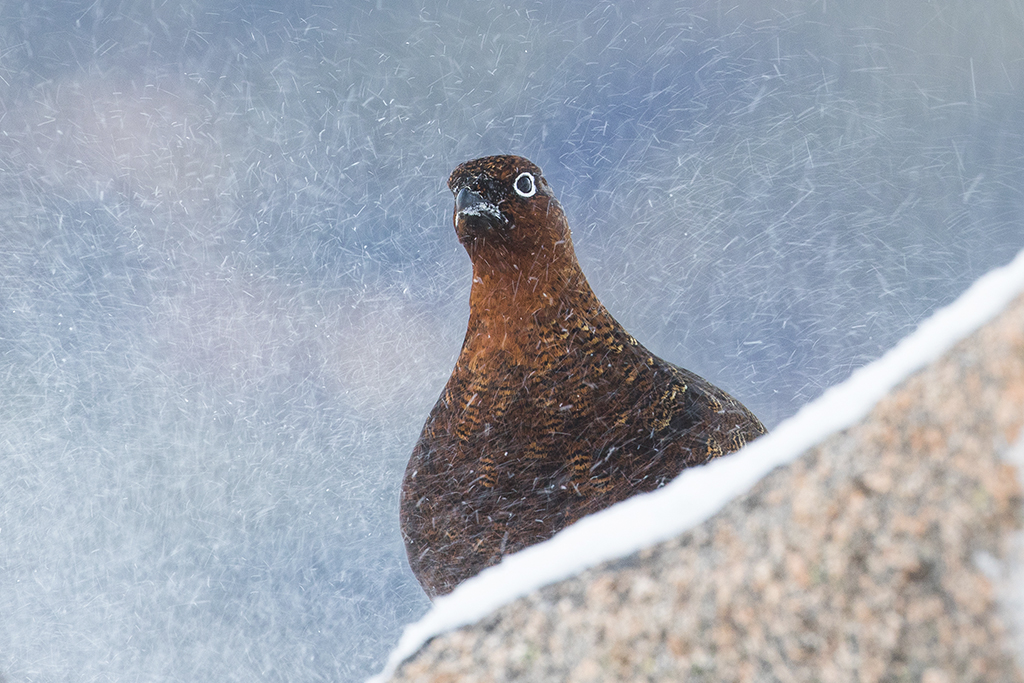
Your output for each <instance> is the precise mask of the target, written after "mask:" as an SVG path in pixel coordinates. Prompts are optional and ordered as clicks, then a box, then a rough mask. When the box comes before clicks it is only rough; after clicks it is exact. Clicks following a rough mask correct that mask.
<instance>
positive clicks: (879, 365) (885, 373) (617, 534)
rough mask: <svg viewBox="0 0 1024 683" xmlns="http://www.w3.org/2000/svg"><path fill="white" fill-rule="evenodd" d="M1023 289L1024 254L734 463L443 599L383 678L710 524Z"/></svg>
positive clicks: (574, 529)
mask: <svg viewBox="0 0 1024 683" xmlns="http://www.w3.org/2000/svg"><path fill="white" fill-rule="evenodd" d="M1021 291H1024V251H1022V252H1020V253H1019V254H1018V255H1017V257H1016V258H1015V259H1014V260H1013V261H1012V262H1011V263H1010V264H1009V265H1007V266H1004V267H1003V268H997V269H996V270H993V271H991V272H989V273H987V274H986V275H985V276H983V277H982V278H981V279H979V280H978V281H977V282H975V283H974V284H973V285H972V286H971V287H970V289H968V290H967V291H966V292H965V293H964V294H963V295H962V296H961V297H960V298H959V299H957V300H956V301H955V302H953V303H952V304H951V305H949V306H947V307H945V308H943V309H941V310H939V311H938V312H936V313H935V314H934V315H932V316H931V317H930V318H929V319H928V320H926V321H925V322H924V323H922V325H921V326H920V327H919V328H918V329H917V331H915V332H914V333H913V334H911V335H910V336H908V337H906V338H905V339H903V340H902V341H901V342H900V343H899V344H897V345H896V346H895V348H893V349H892V350H890V351H889V352H888V353H886V354H885V355H884V356H882V357H881V358H879V359H878V360H877V361H875V362H873V363H871V364H870V365H867V366H865V367H863V368H861V369H859V370H857V371H856V372H854V373H853V374H852V375H851V376H850V378H849V379H847V380H846V381H845V382H843V383H842V384H839V385H838V386H835V387H832V388H831V389H829V390H828V391H826V392H825V393H824V394H823V395H822V396H821V397H820V398H818V399H817V400H816V401H814V402H812V403H810V404H808V405H807V406H804V407H803V408H802V409H801V410H800V411H799V412H798V413H797V414H796V415H794V416H793V417H792V418H790V419H788V420H786V421H785V422H783V423H782V424H780V425H779V426H778V427H777V428H776V429H775V430H774V431H773V432H772V433H770V434H768V435H767V436H764V437H762V438H760V439H758V440H757V441H755V442H753V443H752V444H750V445H748V446H746V447H745V448H743V449H742V450H741V451H739V452H737V453H736V454H734V455H731V456H729V457H727V458H723V459H721V460H716V461H714V462H712V463H710V464H708V465H705V466H703V467H698V468H694V469H690V470H687V471H685V472H684V473H683V474H681V475H680V476H679V477H677V478H676V479H675V480H674V481H672V482H671V483H670V484H669V485H667V486H665V487H664V488H662V489H659V490H658V491H654V492H652V493H648V494H645V495H640V496H636V497H634V498H630V499H629V500H625V501H623V502H621V503H618V504H617V505H613V506H612V507H610V508H608V509H607V510H603V511H601V512H599V513H596V514H593V515H590V516H589V517H584V518H583V519H581V520H580V521H579V522H577V523H576V524H573V525H572V526H570V527H568V528H566V529H564V530H563V531H561V532H560V533H558V534H557V535H556V536H555V537H554V538H552V539H551V540H549V541H546V542H544V543H540V544H538V545H535V546H533V547H530V548H527V549H526V550H523V551H521V552H519V553H516V554H515V555H510V556H509V557H507V558H505V560H504V561H502V562H501V564H498V565H496V566H494V567H490V568H489V569H486V570H484V571H483V572H481V573H480V574H479V575H477V576H475V577H473V578H472V579H470V580H468V581H466V582H465V583H463V584H461V585H460V586H459V587H458V588H456V589H455V591H453V592H452V593H451V594H449V595H447V596H445V597H442V598H438V599H437V601H435V602H434V605H433V607H432V608H431V609H430V611H429V612H427V613H426V615H424V616H423V618H422V619H420V620H419V621H418V622H416V623H415V624H410V625H409V626H407V627H406V628H405V632H404V633H403V634H402V638H401V640H399V643H398V646H397V647H396V648H395V649H394V651H392V653H391V656H390V657H389V659H388V662H387V664H386V666H385V667H384V670H383V671H382V672H381V673H380V674H378V675H377V676H375V677H373V678H371V679H370V680H369V682H368V683H382V682H383V681H385V680H387V679H388V678H389V677H390V676H391V675H392V674H393V673H394V671H395V669H396V668H397V667H398V665H399V664H401V662H402V661H404V660H405V659H406V658H408V657H410V656H411V655H413V654H415V653H416V651H417V650H419V648H420V647H422V646H423V644H424V643H426V642H427V641H428V640H429V639H430V638H433V637H434V636H437V635H439V634H441V633H444V632H446V631H449V630H451V629H454V628H458V627H459V626H464V625H466V624H471V623H474V622H476V621H479V620H480V619H482V618H484V617H485V616H487V615H488V614H490V613H491V612H492V611H494V610H495V609H497V608H498V607H501V606H502V605H505V604H507V603H509V602H512V601H513V600H515V599H517V598H519V597H522V596H524V595H526V594H527V593H530V592H531V591H533V590H536V589H538V588H541V587H543V586H546V585H548V584H551V583H554V582H556V581H559V580H561V579H565V578H567V577H570V576H572V575H574V574H577V573H578V572H580V571H582V570H584V569H586V568H588V567H592V566H594V565H596V564H599V563H601V562H605V561H607V560H613V559H616V558H619V557H623V556H626V555H629V554H631V553H633V552H636V551H638V550H640V549H642V548H644V547H647V546H649V545H652V544H654V543H658V542H660V541H664V540H666V539H669V538H672V537H674V536H677V535H679V534H680V533H682V532H684V531H686V530H687V529H690V528H692V527H694V526H696V525H697V524H700V523H701V522H703V521H704V520H706V519H708V518H709V517H711V516H712V515H713V514H715V513H716V512H717V511H718V510H720V509H721V508H722V507H723V506H724V505H725V504H726V503H728V502H729V501H731V500H732V499H733V498H735V497H737V496H739V495H741V494H742V493H744V492H746V491H747V490H749V489H750V488H751V487H752V486H753V485H754V484H755V483H756V482H757V481H758V480H760V479H761V478H762V477H763V476H765V475H766V474H768V472H770V471H771V470H773V469H774V468H776V467H778V466H779V465H782V464H785V463H787V462H790V461H791V460H793V459H794V458H796V456H798V455H799V454H800V453H803V452H804V451H806V450H807V449H808V448H811V447H812V446H814V445H816V444H817V443H819V442H820V441H821V440H823V439H824V438H825V437H827V436H829V435H830V434H832V433H834V432H836V431H839V430H841V429H844V428H846V427H849V426H850V425H852V424H854V423H855V422H857V421H858V420H859V419H861V418H862V417H864V416H865V415H866V414H867V413H868V412H869V411H870V410H871V408H872V407H874V405H875V403H877V402H878V401H879V400H880V399H881V398H882V397H883V396H884V395H885V394H886V393H888V391H889V390H890V389H892V388H893V387H894V386H896V385H897V384H898V383H900V382H901V381H902V380H904V379H905V378H906V377H908V376H909V375H910V374H911V373H913V372H914V371H916V370H918V369H920V368H921V367H923V366H925V365H927V364H928V363H930V362H931V361H933V360H935V359H936V358H938V357H939V356H940V355H941V354H942V353H943V352H945V351H946V350H947V349H949V348H950V347H951V346H953V344H955V343H956V342H958V341H960V340H961V339H963V338H964V337H966V336H967V335H969V334H970V333H971V332H973V331H974V330H976V329H977V328H979V327H980V326H982V325H983V324H985V323H986V322H988V321H989V320H991V319H992V318H994V317H995V316H996V315H997V314H998V313H999V312H1000V311H1002V310H1003V309H1004V308H1005V307H1006V306H1007V304H1009V302H1010V301H1011V300H1012V299H1013V298H1014V297H1015V296H1016V295H1017V294H1019V293H1020V292H1021Z"/></svg>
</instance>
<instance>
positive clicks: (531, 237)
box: [448, 156, 572, 264]
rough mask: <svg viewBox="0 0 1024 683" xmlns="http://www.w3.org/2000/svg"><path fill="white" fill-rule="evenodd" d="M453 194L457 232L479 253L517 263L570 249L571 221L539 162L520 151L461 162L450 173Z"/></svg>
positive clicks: (473, 253)
mask: <svg viewBox="0 0 1024 683" xmlns="http://www.w3.org/2000/svg"><path fill="white" fill-rule="evenodd" d="M448 187H449V189H451V191H452V193H453V194H454V195H455V216H454V222H455V233H456V234H457V235H458V237H459V241H460V242H461V243H462V245H463V246H464V247H465V248H466V250H467V251H468V252H469V255H470V257H471V258H472V259H473V260H474V263H476V262H477V259H478V257H483V258H487V259H488V260H489V261H490V260H494V258H493V257H494V256H500V260H502V261H505V262H508V263H511V264H515V262H516V261H517V260H523V259H528V258H529V259H533V260H534V261H535V260H536V259H538V258H545V259H552V258H554V257H555V256H556V255H557V253H558V252H563V253H567V254H570V255H571V254H572V247H571V241H570V237H569V225H568V223H567V222H566V220H565V214H564V213H563V212H562V207H561V206H560V205H559V204H558V200H556V199H555V195H554V193H553V192H552V191H551V188H550V187H549V186H548V183H547V181H546V180H544V176H543V175H542V174H541V170H540V168H538V167H537V166H536V165H535V164H533V163H531V162H530V161H529V160H527V159H524V158H523V157H517V156H492V157H484V158H482V159H474V160H473V161H467V162H466V163H464V164H462V165H460V166H459V167H458V168H456V169H455V170H454V171H452V174H451V176H450V177H449V178H448Z"/></svg>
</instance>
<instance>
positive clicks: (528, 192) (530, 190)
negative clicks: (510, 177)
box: [512, 171, 537, 198]
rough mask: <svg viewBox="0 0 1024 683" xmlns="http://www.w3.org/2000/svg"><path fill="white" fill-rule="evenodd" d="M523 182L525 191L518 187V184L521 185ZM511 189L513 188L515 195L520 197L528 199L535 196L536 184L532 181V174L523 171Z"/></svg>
mask: <svg viewBox="0 0 1024 683" xmlns="http://www.w3.org/2000/svg"><path fill="white" fill-rule="evenodd" d="M524 180H525V181H526V182H525V183H524V184H525V185H526V189H523V188H521V187H520V186H519V184H520V183H522V182H523V181H524ZM512 187H514V188H515V190H516V194H517V195H519V196H520V197H527V198H529V197H532V196H533V195H535V194H537V183H536V182H535V181H534V179H533V174H532V173H530V172H528V171H523V172H522V173H520V174H519V175H517V176H516V181H515V182H514V183H512Z"/></svg>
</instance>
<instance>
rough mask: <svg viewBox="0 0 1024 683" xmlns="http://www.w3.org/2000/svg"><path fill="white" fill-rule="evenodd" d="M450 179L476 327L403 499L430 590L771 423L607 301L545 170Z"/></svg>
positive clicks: (505, 160) (416, 560)
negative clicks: (676, 359) (583, 263)
mask: <svg viewBox="0 0 1024 683" xmlns="http://www.w3.org/2000/svg"><path fill="white" fill-rule="evenodd" d="M448 187H449V188H451V190H452V192H453V193H454V194H455V218H454V220H455V232H456V233H457V234H458V237H459V241H460V242H462V245H463V246H464V247H465V248H466V250H467V251H468V252H469V256H470V258H471V260H472V262H473V287H472V290H471V291H470V298H469V329H468V330H467V331H466V339H465V341H464V342H463V345H462V352H461V354H460V355H459V359H458V361H457V362H456V363H455V370H454V371H453V372H452V376H451V378H450V379H449V380H448V384H447V385H446V386H445V388H444V392H443V393H442V395H441V398H440V399H439V400H438V402H437V404H436V405H435V406H434V408H433V410H432V411H431V412H430V416H429V417H428V418H427V423H426V425H425V426H424V428H423V433H422V435H421V436H420V440H419V442H418V443H417V444H416V447H415V449H414V450H413V453H412V457H411V458H410V460H409V465H408V467H407V468H406V471H405V481H404V483H403V485H402V502H401V518H402V535H403V537H404V539H405V546H406V551H407V552H408V555H409V563H410V564H411V565H412V569H413V572H414V573H415V574H416V577H417V578H418V579H419V581H420V583H421V584H422V585H423V588H424V590H426V592H427V594H428V595H430V596H431V597H434V596H437V595H443V594H445V593H448V592H450V591H451V590H452V589H453V588H455V586H456V585H457V584H458V583H459V582H461V581H463V580H465V579H467V578H469V577H470V576H473V575H474V574H476V573H477V572H479V571H480V570H482V569H484V568H485V567H488V566H490V565H492V564H496V563H497V562H498V561H500V560H501V557H502V556H503V555H507V554H509V553H514V552H516V551H517V550H521V549H523V548H525V547H526V546H529V545H533V544H534V543H538V542H540V541H543V540H545V539H548V538H550V537H551V536H552V535H554V534H555V532H557V531H558V530H560V529H562V528H563V527H565V526H567V525H569V524H572V523H573V522H575V521H576V520H578V519H579V518H580V517H582V516H583V515H587V514H590V513H592V512H596V511H598V510H601V509H602V508H606V507H608V506H609V505H611V504H613V503H616V502H618V501H620V500H623V499H625V498H628V497H630V496H632V495H635V494H637V493H642V492H645V491H651V490H653V489H656V488H658V487H660V486H663V485H664V484H665V483H666V482H668V481H669V480H671V479H672V478H674V477H675V476H676V475H677V474H679V472H680V471H682V470H684V469H686V468H687V467H692V466H694V465H700V464H702V463H705V462H707V461H709V460H711V459H712V458H716V457H718V456H720V455H723V454H725V453H729V452H731V451H734V450H736V449H738V448H740V447H741V446H742V445H743V444H744V443H746V442H747V441H750V440H751V439H753V438H755V437H757V436H759V435H761V434H763V433H764V432H765V429H764V427H763V426H762V425H761V423H760V422H759V421H758V419H757V418H756V417H754V416H753V415H752V414H751V413H750V411H748V410H747V409H746V408H744V407H743V406H742V405H741V404H740V403H739V401H737V400H736V399H734V398H733V397H731V396H730V395H729V394H727V393H725V392H724V391H722V390H721V389H719V388H717V387H715V386H713V385H711V384H710V383H709V382H707V381H705V380H703V379H701V378H700V377H698V376H697V375H694V374H693V373H691V372H689V371H687V370H683V369H682V368H678V367H676V366H674V365H672V364H671V363H666V362H665V361H663V360H661V359H660V358H658V357H656V356H654V355H653V354H651V353H650V352H649V351H648V350H647V349H645V348H644V347H643V346H642V345H641V344H640V343H639V342H637V340H636V339H634V338H633V337H632V336H631V335H630V334H629V333H628V332H626V330H624V329H623V328H622V326H621V325H619V324H618V323H617V322H616V321H615V319H614V318H612V316H611V315H610V314H609V313H608V311H607V310H605V307H604V306H602V305H601V302H600V301H598V300H597V297H596V296H595V295H594V292H593V291H592V290H591V289H590V285H589V284H588V283H587V279H586V278H585V277H584V276H583V271H582V270H580V266H579V263H578V262H577V261H576V255H575V253H574V252H573V247H572V240H571V239H570V236H569V225H568V223H567V222H566V219H565V215H564V214H563V213H562V207H561V206H560V205H559V203H558V201H557V200H556V199H555V198H554V195H553V194H552V192H551V188H550V187H548V184H547V182H546V181H545V180H544V178H543V176H542V175H541V171H540V169H539V168H537V167H536V166H535V165H533V164H532V163H530V162H529V161H527V160H526V159H523V158H521V157H515V156H496V157H486V158H484V159H477V160H475V161H469V162H466V163H464V164H462V165H461V166H459V167H458V168H457V169H455V171H454V172H453V173H452V175H451V177H450V178H449V179H448Z"/></svg>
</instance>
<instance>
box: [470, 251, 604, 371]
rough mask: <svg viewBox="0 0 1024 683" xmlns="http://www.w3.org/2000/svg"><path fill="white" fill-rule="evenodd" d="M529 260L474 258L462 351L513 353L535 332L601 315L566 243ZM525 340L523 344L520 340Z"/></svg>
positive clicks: (534, 337)
mask: <svg viewBox="0 0 1024 683" xmlns="http://www.w3.org/2000/svg"><path fill="white" fill-rule="evenodd" d="M561 256H562V257H564V258H557V257H553V255H550V254H543V255H539V257H538V258H534V259H522V258H520V259H516V260H514V261H513V260H508V259H497V260H495V261H493V262H496V263H500V264H502V265H503V267H501V268H492V267H488V265H487V264H488V260H485V259H479V258H478V259H474V264H473V287H472V289H471V291H470V296H469V309H470V312H469V327H468V330H467V335H466V342H465V344H466V347H467V349H466V350H470V349H472V350H473V351H471V353H473V355H475V352H476V351H485V350H487V351H485V352H489V351H493V350H495V349H504V350H507V351H513V353H514V355H518V352H519V351H520V349H518V347H519V346H522V345H523V344H524V343H527V341H528V343H529V344H531V345H535V342H536V340H537V339H539V338H540V337H542V336H544V335H540V336H538V332H540V331H541V329H540V328H544V327H547V326H555V327H558V328H559V329H560V328H561V327H563V326H564V325H565V320H566V319H567V318H573V317H577V318H579V319H584V320H585V319H590V318H592V317H598V316H600V317H603V316H607V311H605V309H604V306H602V305H601V302H600V301H599V300H598V298H597V295H595V294H594V292H593V290H592V289H591V288H590V283H588V282H587V278H586V277H585V276H584V275H583V271H582V270H581V269H580V266H579V263H578V262H577V261H576V256H575V254H573V253H572V246H571V244H569V245H568V249H567V250H565V251H564V252H563V253H562V254H561ZM524 340H527V341H524Z"/></svg>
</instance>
